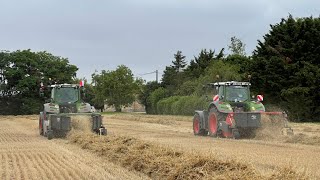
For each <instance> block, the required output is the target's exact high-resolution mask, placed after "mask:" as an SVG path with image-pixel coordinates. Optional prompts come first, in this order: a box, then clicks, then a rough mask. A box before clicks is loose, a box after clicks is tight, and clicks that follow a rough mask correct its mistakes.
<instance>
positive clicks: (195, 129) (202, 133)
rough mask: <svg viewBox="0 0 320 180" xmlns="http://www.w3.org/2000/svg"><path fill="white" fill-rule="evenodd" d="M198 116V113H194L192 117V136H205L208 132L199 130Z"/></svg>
mask: <svg viewBox="0 0 320 180" xmlns="http://www.w3.org/2000/svg"><path fill="white" fill-rule="evenodd" d="M200 121H201V119H200V115H199V114H198V113H195V115H194V116H193V134H194V135H196V136H206V135H207V134H208V131H206V130H205V129H201V126H200Z"/></svg>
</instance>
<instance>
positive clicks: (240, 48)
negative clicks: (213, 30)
mask: <svg viewBox="0 0 320 180" xmlns="http://www.w3.org/2000/svg"><path fill="white" fill-rule="evenodd" d="M245 47H246V45H245V44H244V43H243V42H242V41H241V40H240V39H238V38H236V37H235V36H233V37H231V44H230V45H229V46H228V48H229V50H230V51H231V54H232V55H239V56H245V55H246V52H245Z"/></svg>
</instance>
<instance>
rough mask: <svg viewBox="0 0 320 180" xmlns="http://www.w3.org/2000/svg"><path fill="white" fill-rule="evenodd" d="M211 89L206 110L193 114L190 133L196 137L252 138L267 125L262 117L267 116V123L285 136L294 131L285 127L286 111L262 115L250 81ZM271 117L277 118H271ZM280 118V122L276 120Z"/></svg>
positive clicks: (263, 112)
mask: <svg viewBox="0 0 320 180" xmlns="http://www.w3.org/2000/svg"><path fill="white" fill-rule="evenodd" d="M208 85H209V87H210V89H213V91H214V92H213V94H214V96H213V98H212V101H211V102H210V105H209V107H208V110H205V111H195V114H194V118H193V132H194V134H195V135H201V136H206V135H209V136H212V137H225V138H234V139H238V138H240V137H251V136H253V135H254V132H255V130H257V129H258V128H261V127H262V126H263V125H265V123H266V122H264V121H263V120H262V116H265V115H268V116H269V115H270V116H271V118H270V119H268V121H271V122H267V123H272V124H273V125H275V127H276V126H278V127H281V129H282V131H283V132H285V133H286V134H292V133H293V131H292V129H291V128H290V127H288V123H287V119H286V113H285V112H265V107H264V105H263V104H262V103H261V101H263V96H262V95H257V100H253V99H252V98H251V95H250V85H251V84H250V83H249V82H235V81H230V82H216V83H210V84H208ZM274 116H276V117H279V116H280V118H274ZM279 119H280V120H279Z"/></svg>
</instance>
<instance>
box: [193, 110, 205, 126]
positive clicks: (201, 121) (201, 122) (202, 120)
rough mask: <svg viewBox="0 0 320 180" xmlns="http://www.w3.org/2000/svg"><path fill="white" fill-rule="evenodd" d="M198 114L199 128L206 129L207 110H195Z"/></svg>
mask: <svg viewBox="0 0 320 180" xmlns="http://www.w3.org/2000/svg"><path fill="white" fill-rule="evenodd" d="M195 113H197V114H199V116H200V129H207V127H208V123H207V119H208V111H195Z"/></svg>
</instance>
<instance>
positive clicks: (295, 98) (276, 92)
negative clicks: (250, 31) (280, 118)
mask: <svg viewBox="0 0 320 180" xmlns="http://www.w3.org/2000/svg"><path fill="white" fill-rule="evenodd" d="M319 34H320V18H313V17H307V18H297V19H294V18H293V17H292V16H291V15H289V17H288V18H286V19H282V20H281V22H280V23H278V24H275V25H271V30H270V32H269V33H268V34H266V35H265V36H264V40H263V41H258V46H257V48H256V50H255V51H254V55H253V61H252V63H251V64H250V70H249V71H250V73H251V74H252V84H253V86H254V88H255V90H256V91H257V92H261V93H263V94H265V96H266V97H267V98H266V99H269V101H270V102H271V103H275V104H280V102H282V103H281V104H282V105H283V106H284V107H286V108H287V110H288V111H289V116H290V117H291V119H293V120H299V121H310V120H319V119H320V108H319V107H320V100H319V99H320V95H319V93H318V90H319V88H320V83H319V79H318V78H319V72H320V66H319V65H320V61H319V59H320V51H319V50H320V36H319Z"/></svg>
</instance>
